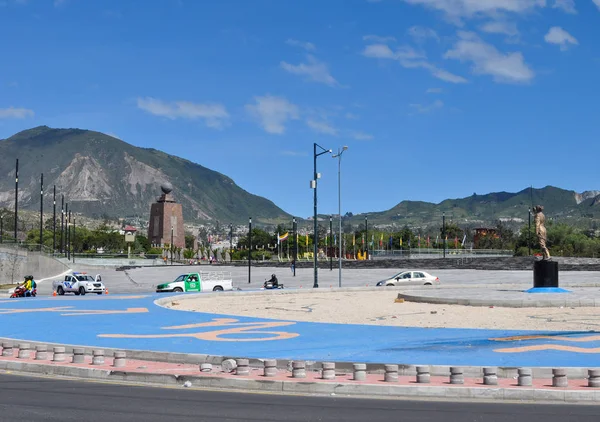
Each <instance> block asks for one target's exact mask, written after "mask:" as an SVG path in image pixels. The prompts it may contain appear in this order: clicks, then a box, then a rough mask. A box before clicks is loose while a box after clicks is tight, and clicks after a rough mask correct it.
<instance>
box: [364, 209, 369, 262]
mask: <svg viewBox="0 0 600 422" xmlns="http://www.w3.org/2000/svg"><path fill="white" fill-rule="evenodd" d="M365 242H367V243H365V245H366V247H367V255H366V258H367V259H369V220H368V217H367V216H365Z"/></svg>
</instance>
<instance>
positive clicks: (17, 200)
mask: <svg viewBox="0 0 600 422" xmlns="http://www.w3.org/2000/svg"><path fill="white" fill-rule="evenodd" d="M18 221H19V159H18V158H17V165H16V166H15V243H17V223H18Z"/></svg>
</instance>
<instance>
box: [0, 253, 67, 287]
mask: <svg viewBox="0 0 600 422" xmlns="http://www.w3.org/2000/svg"><path fill="white" fill-rule="evenodd" d="M69 269H70V266H69V264H68V263H65V262H61V261H60V260H58V259H56V258H53V257H51V256H48V255H47V254H44V253H42V252H39V251H29V250H27V249H26V248H21V247H16V246H15V245H3V246H0V284H5V283H6V284H9V283H16V282H21V281H23V277H24V276H25V275H27V274H30V275H32V276H34V278H35V279H36V280H40V279H44V278H50V277H55V276H56V275H58V274H62V273H64V272H65V271H68V270H69Z"/></svg>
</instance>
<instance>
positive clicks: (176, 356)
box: [0, 337, 590, 379]
mask: <svg viewBox="0 0 600 422" xmlns="http://www.w3.org/2000/svg"><path fill="white" fill-rule="evenodd" d="M3 341H12V342H14V344H19V343H21V342H27V343H29V344H30V345H31V348H32V349H34V348H35V346H38V345H47V346H48V349H49V350H50V349H51V348H53V347H61V346H62V347H64V348H65V353H66V354H72V353H73V349H74V348H82V349H84V354H85V355H88V356H91V355H92V350H93V349H97V348H98V347H96V346H94V347H90V346H82V345H70V344H60V343H47V342H36V341H31V340H25V339H14V338H7V337H0V342H3ZM102 349H103V350H104V352H105V356H106V357H113V356H114V353H115V352H116V351H123V352H125V353H126V354H127V357H128V358H130V359H135V360H145V361H151V362H166V363H181V364H193V365H200V364H203V363H210V364H212V365H220V364H221V363H222V362H223V361H224V360H227V359H234V360H235V359H240V358H244V357H243V356H218V355H206V354H188V353H171V352H153V351H147V350H130V349H122V348H121V349H111V348H106V347H103V348H102ZM265 359H270V357H265V358H263V359H254V358H251V359H248V360H249V364H250V367H252V368H263V366H264V361H265ZM292 362H293V360H292V359H290V360H288V359H277V368H279V369H285V368H288V367H289V366H291V364H292ZM329 362H333V363H335V370H336V373H339V374H341V373H344V374H346V373H351V372H352V371H353V364H354V363H356V362H345V361H329ZM389 363H390V362H386V363H367V364H366V365H367V371H368V372H369V373H380V374H384V373H385V365H387V364H389ZM417 366H427V367H428V368H430V374H431V376H447V375H448V374H449V373H450V367H451V365H425V364H421V363H415V364H398V375H399V376H413V375H415V374H416V372H417V370H416V368H417ZM483 368H484V367H483V366H465V367H463V369H464V376H465V377H469V378H479V377H482V376H483V375H482V374H483ZM518 369H519V368H517V367H498V370H497V376H498V378H514V379H516V378H517V376H518ZM531 369H532V376H533V377H534V378H552V369H553V368H549V367H534V368H531ZM565 369H566V370H567V376H568V377H569V379H586V378H587V376H588V373H587V370H588V369H590V368H587V367H585V368H583V367H569V368H565ZM306 370H307V371H318V370H321V362H314V361H307V362H306Z"/></svg>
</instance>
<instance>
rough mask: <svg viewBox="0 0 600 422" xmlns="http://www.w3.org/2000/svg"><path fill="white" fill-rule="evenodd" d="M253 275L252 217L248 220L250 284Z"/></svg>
mask: <svg viewBox="0 0 600 422" xmlns="http://www.w3.org/2000/svg"><path fill="white" fill-rule="evenodd" d="M251 273H252V217H250V218H248V284H250V281H251V280H252V278H251Z"/></svg>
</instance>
